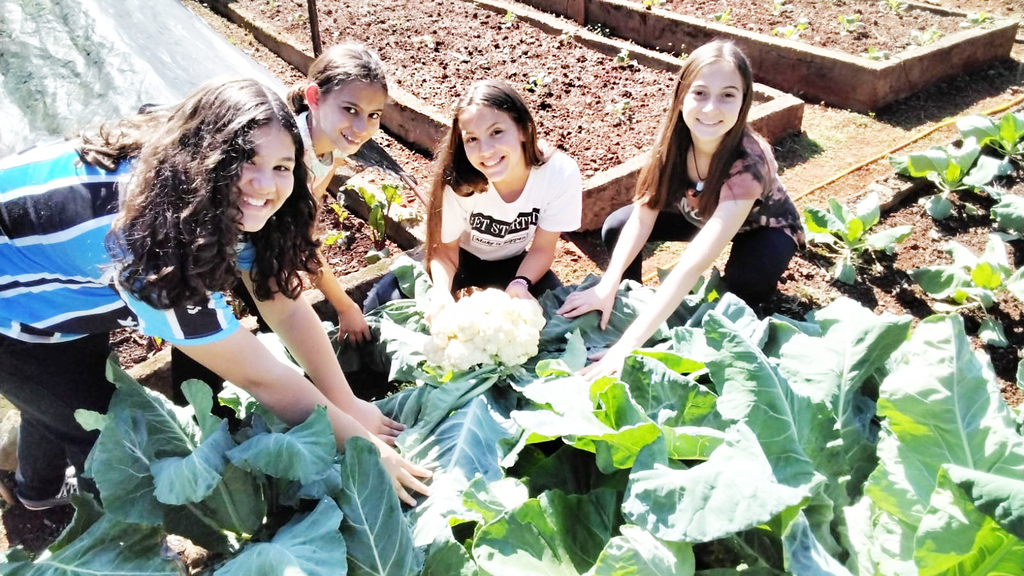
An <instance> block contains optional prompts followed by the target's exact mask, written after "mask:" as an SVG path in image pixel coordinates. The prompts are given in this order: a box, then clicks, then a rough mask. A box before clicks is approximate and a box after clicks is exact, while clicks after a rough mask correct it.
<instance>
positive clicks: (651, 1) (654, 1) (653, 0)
mask: <svg viewBox="0 0 1024 576" xmlns="http://www.w3.org/2000/svg"><path fill="white" fill-rule="evenodd" d="M664 3H665V0H644V8H647V9H648V10H650V9H651V8H657V7H658V6H661V5H662V4H664Z"/></svg>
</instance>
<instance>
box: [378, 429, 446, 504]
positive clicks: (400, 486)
mask: <svg viewBox="0 0 1024 576" xmlns="http://www.w3.org/2000/svg"><path fill="white" fill-rule="evenodd" d="M374 444H375V445H376V446H377V449H378V450H380V462H381V464H383V465H384V471H385V472H387V473H388V476H390V477H391V487H392V488H394V489H395V494H397V495H398V499H399V500H401V501H402V502H405V503H406V504H408V505H409V506H415V505H416V499H415V498H413V497H412V495H411V494H409V490H408V489H412V490H414V491H416V492H419V493H420V494H423V495H424V496H430V488H429V487H428V486H427V485H426V484H424V483H423V482H421V481H420V480H418V479H417V478H430V477H431V476H432V475H433V474H432V473H431V472H430V470H427V469H426V468H424V467H422V466H417V465H416V464H413V463H412V462H409V461H408V460H406V459H405V458H402V456H401V455H399V454H398V452H395V449H394V448H392V447H390V446H387V445H386V444H382V443H380V442H379V441H378V442H374Z"/></svg>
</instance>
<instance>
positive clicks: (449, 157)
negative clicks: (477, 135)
mask: <svg viewBox="0 0 1024 576" xmlns="http://www.w3.org/2000/svg"><path fill="white" fill-rule="evenodd" d="M476 106H489V107H491V108H493V109H495V110H498V111H500V112H504V113H505V114H508V116H509V118H511V119H512V121H513V122H514V123H515V125H516V127H517V128H518V129H519V133H520V134H521V135H522V137H523V159H524V160H525V161H526V168H527V169H531V168H533V167H534V166H540V165H542V164H544V163H545V162H547V160H548V157H547V156H546V155H545V154H544V152H543V151H542V150H541V149H540V145H539V143H538V139H537V125H536V123H534V121H533V115H532V114H530V108H529V107H528V106H527V105H526V102H525V101H524V100H523V97H522V96H520V95H519V93H518V92H516V91H515V90H513V89H512V87H511V86H509V85H508V84H506V83H504V82H502V81H501V80H481V81H479V82H476V83H474V84H473V85H472V86H470V87H469V89H468V90H466V92H465V94H463V95H462V97H461V98H459V101H458V102H457V103H456V104H455V109H454V110H453V111H452V127H451V129H449V130H448V135H447V137H445V139H444V143H443V145H442V147H441V148H440V150H438V153H437V163H436V166H435V169H434V178H433V181H432V182H431V186H430V205H429V206H428V208H427V255H426V257H427V264H428V266H429V263H430V261H431V260H432V259H433V257H434V255H436V254H437V250H438V249H439V248H440V246H441V223H442V217H443V215H442V211H443V210H442V209H443V207H444V191H445V188H447V187H449V186H450V187H451V189H452V190H454V191H455V193H456V194H458V195H459V196H463V197H465V196H472V195H473V194H476V193H478V192H483V191H485V190H486V189H487V177H486V176H484V174H483V172H480V171H479V170H477V169H476V168H474V167H473V164H471V163H470V161H469V157H467V156H466V145H465V143H464V142H463V141H462V128H461V127H460V126H459V115H460V114H462V112H463V111H465V110H466V109H468V108H473V107H476Z"/></svg>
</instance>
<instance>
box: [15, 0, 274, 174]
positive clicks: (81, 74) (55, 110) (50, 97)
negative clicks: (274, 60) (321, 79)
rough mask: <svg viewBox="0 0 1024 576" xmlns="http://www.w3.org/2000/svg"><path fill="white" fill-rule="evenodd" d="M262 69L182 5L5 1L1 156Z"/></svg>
mask: <svg viewBox="0 0 1024 576" xmlns="http://www.w3.org/2000/svg"><path fill="white" fill-rule="evenodd" d="M218 76H246V77H251V78H256V79H258V80H260V81H262V82H264V83H265V84H266V85H267V86H269V87H271V88H272V89H274V90H276V91H278V92H279V93H281V94H284V91H285V87H284V85H283V84H282V83H281V82H280V81H279V80H278V79H277V78H276V77H274V76H273V75H272V74H270V73H269V72H268V71H267V70H266V69H264V68H263V67H262V66H260V65H259V64H257V63H256V62H255V61H254V60H252V59H251V58H249V57H248V56H247V55H245V54H244V53H243V52H241V51H240V50H238V49H237V48H236V47H234V46H232V45H231V44H230V43H229V42H228V41H227V40H225V39H224V38H223V37H222V36H220V35H219V34H217V33H216V32H214V31H213V30H212V29H211V28H210V27H209V26H208V25H207V24H206V22H204V21H203V20H202V19H201V18H199V17H198V16H196V15H195V14H193V13H192V12H191V11H189V10H188V8H186V7H185V6H183V5H182V4H181V2H180V1H179V0H0V157H3V156H6V155H9V154H12V153H14V152H17V151H18V150H21V149H23V148H27V147H28V146H31V145H32V144H35V143H38V142H43V141H47V140H52V139H56V138H61V137H64V136H68V135H73V134H76V133H78V132H79V131H80V130H82V129H83V128H85V127H87V126H90V125H94V124H97V123H100V122H103V121H106V120H113V119H117V118H120V117H121V116H125V115H128V114H132V113H134V112H135V111H137V110H138V108H139V106H140V105H142V104H145V103H160V104H167V103H171V102H175V101H177V100H180V99H181V98H183V97H184V96H185V95H187V94H188V93H189V92H191V91H192V90H193V89H195V88H196V87H197V86H199V85H200V84H202V83H203V82H204V81H206V80H209V79H210V78H215V77H218Z"/></svg>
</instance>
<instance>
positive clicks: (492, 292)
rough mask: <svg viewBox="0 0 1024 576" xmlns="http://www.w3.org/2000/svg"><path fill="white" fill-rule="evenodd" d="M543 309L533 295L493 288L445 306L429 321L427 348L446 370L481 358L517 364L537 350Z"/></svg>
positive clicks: (473, 363) (479, 361)
mask: <svg viewBox="0 0 1024 576" xmlns="http://www.w3.org/2000/svg"><path fill="white" fill-rule="evenodd" d="M544 324H545V320H544V311H543V310H542V309H541V307H540V304H538V303H537V302H536V301H535V300H525V299H520V298H512V297H511V296H509V295H508V294H506V293H505V292H504V291H502V290H497V289H494V288H489V289H487V290H482V291H479V292H474V293H473V294H471V295H469V296H467V297H465V298H463V299H461V300H459V301H458V302H456V303H455V304H451V305H449V306H446V307H445V308H444V309H443V310H442V311H441V312H440V313H438V315H437V316H436V317H435V318H434V319H433V321H432V322H431V323H430V334H431V336H432V338H431V339H430V341H429V342H428V343H427V346H426V350H424V354H425V355H426V357H427V360H428V361H429V362H431V363H432V364H437V365H439V366H441V367H442V368H444V369H445V370H468V369H470V368H472V367H474V366H477V365H479V364H503V365H505V366H509V367H513V366H518V365H520V364H522V363H523V362H526V361H527V360H529V359H530V358H532V357H534V356H536V355H537V344H538V343H539V342H540V331H541V329H542V328H544Z"/></svg>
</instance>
